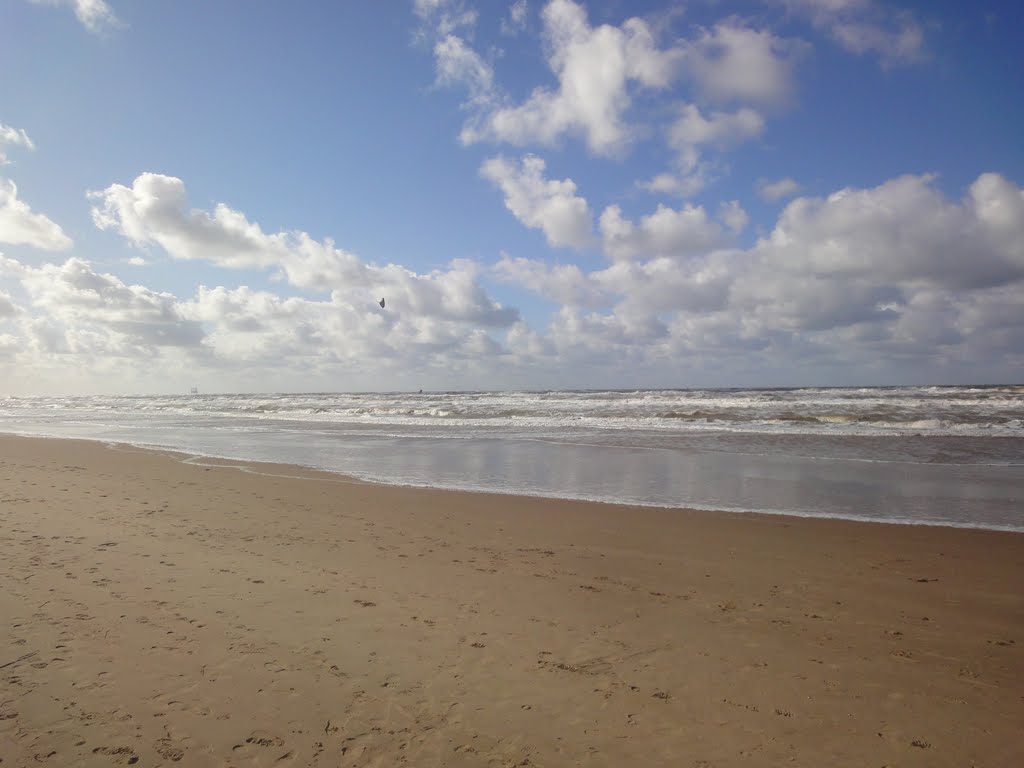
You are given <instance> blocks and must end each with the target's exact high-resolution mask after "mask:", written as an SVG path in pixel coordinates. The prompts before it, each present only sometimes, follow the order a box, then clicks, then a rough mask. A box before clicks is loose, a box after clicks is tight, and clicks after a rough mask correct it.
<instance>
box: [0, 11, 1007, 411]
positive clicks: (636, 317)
mask: <svg viewBox="0 0 1024 768" xmlns="http://www.w3.org/2000/svg"><path fill="white" fill-rule="evenodd" d="M41 6H55V8H52V9H46V8H43V7H41ZM627 8H628V12H627V10H626V9H627ZM60 9H63V13H56V12H55V11H56V10H60ZM44 11H48V12H46V13H44ZM261 11H265V9H257V11H254V12H253V14H252V18H247V19H238V18H234V17H232V18H227V17H225V18H224V19H223V23H224V24H226V25H232V26H235V27H236V31H239V38H240V40H241V41H242V42H241V43H240V44H239V45H240V47H239V48H238V49H237V50H233V51H228V52H227V56H228V57H230V59H231V60H232V61H235V62H240V63H238V64H237V66H238V67H239V69H236V70H233V75H232V78H228V79H225V80H218V81H216V82H214V83H211V84H210V85H209V88H210V90H209V92H208V93H205V92H203V91H202V89H203V88H204V87H206V86H204V83H203V81H202V80H201V79H200V80H197V79H194V78H191V79H190V78H189V76H188V74H187V73H186V72H184V71H183V72H181V73H180V74H178V73H176V71H175V68H176V67H185V66H186V65H185V64H184V63H183V62H181V61H178V60H176V59H175V54H174V53H172V52H171V51H172V49H171V48H170V47H168V48H167V49H160V48H157V49H155V50H154V53H153V54H152V60H151V64H150V65H149V66H150V70H151V71H150V70H145V68H144V71H142V72H140V73H132V74H124V72H123V69H122V70H118V71H117V74H116V77H125V78H129V79H128V80H125V81H124V82H123V83H121V85H122V91H123V95H122V93H120V92H119V93H116V94H115V93H114V92H113V91H114V90H115V89H110V91H106V90H104V88H105V86H104V85H103V83H104V80H102V79H101V78H102V76H103V75H104V73H106V74H108V75H110V73H111V72H113V71H114V70H115V69H116V68H117V67H118V64H119V62H121V60H120V59H119V57H121V56H123V57H124V60H125V61H126V60H130V59H131V58H132V57H133V56H134V55H136V54H137V49H135V47H134V46H136V45H138V46H141V47H143V48H145V49H147V50H153V49H152V46H154V45H158V44H159V43H156V42H154V41H155V40H159V39H160V38H162V37H168V35H167V34H166V30H167V29H168V28H169V27H173V23H172V22H173V21H174V20H175V18H172V17H175V14H179V15H181V14H185V15H187V14H188V13H189V12H190V11H189V10H188V9H177V8H174V7H166V8H161V9H155V8H149V9H140V8H133V7H132V6H128V5H124V6H122V7H120V8H118V9H117V12H116V13H115V9H112V8H111V7H110V5H109V4H108V3H105V2H103V0H74V1H72V0H68V1H67V2H61V1H59V0H29V2H26V3H23V4H22V7H21V8H19V9H17V11H16V13H17V16H18V18H17V19H12V21H16V22H19V23H24V24H31V25H36V26H37V27H38V28H40V29H44V30H46V29H49V28H53V30H54V31H53V34H54V35H60V36H61V38H62V39H66V40H69V41H73V43H72V44H70V45H69V46H68V48H69V53H68V54H67V55H66V56H64V57H57V59H55V60H54V61H49V62H43V61H41V60H40V57H39V55H38V54H36V60H37V61H36V63H37V64H38V65H39V67H40V69H41V70H42V71H41V75H40V77H41V78H42V79H43V80H45V81H46V85H45V89H48V90H45V91H44V92H42V93H40V90H39V89H40V88H43V87H44V86H42V85H40V82H41V81H40V82H32V81H28V80H27V81H26V82H23V83H20V84H17V83H16V84H14V85H3V86H0V96H2V98H0V108H2V109H5V110H6V109H10V114H7V113H5V114H0V121H9V122H0V382H3V383H2V384H0V394H34V393H63V392H83V393H87V392H165V391H166V392H181V391H186V388H187V387H188V386H191V385H193V384H195V383H200V384H202V387H203V389H204V390H206V391H214V390H218V391H271V390H276V391H284V390H293V391H294V390H330V389H376V390H393V389H408V388H414V389H415V388H427V387H430V388H446V389H475V388H497V387H501V388H507V387H516V388H547V387H622V386H627V387H634V386H653V387H664V386H682V387H685V386H757V385H765V386H772V385H776V386H777V385H801V384H807V385H827V384H838V385H841V384H847V383H854V384H871V383H908V382H933V383H944V382H948V383H954V382H972V381H973V382H978V383H985V382H997V381H1008V380H1017V381H1019V380H1020V378H1021V371H1022V370H1024V188H1022V187H1021V186H1020V181H1021V179H1022V178H1024V158H1022V150H1021V148H1020V146H1019V143H1017V142H1016V141H1015V139H1014V138H1013V137H1014V136H1016V135H1019V133H1018V131H1019V130H1022V129H1024V117H1022V110H1021V107H1020V106H1007V105H1008V104H1009V103H1010V102H1011V101H1012V100H1013V99H1014V92H1015V88H1016V84H1017V83H1018V82H1019V80H1020V77H1021V76H1020V75H1019V74H1013V73H1012V72H1009V71H1006V72H1005V82H993V81H992V80H991V79H990V80H988V81H986V82H985V84H984V88H983V90H984V96H985V97H984V99H982V100H981V101H979V102H978V103H974V102H971V101H970V99H971V98H974V96H972V95H971V94H975V93H978V92H979V91H978V88H979V84H978V83H975V82H971V81H969V80H964V81H963V82H962V83H961V87H962V91H956V92H955V93H954V94H953V95H954V96H956V98H953V97H952V96H951V95H950V91H949V87H950V86H949V83H948V82H946V81H944V80H943V78H948V70H950V69H951V68H956V67H963V70H964V71H965V72H967V71H970V68H969V67H966V66H965V64H971V65H972V66H973V67H974V70H976V71H982V70H983V69H984V67H982V66H981V65H980V64H979V62H978V60H977V59H978V57H984V56H985V55H989V56H991V57H993V60H992V61H991V62H988V63H987V64H986V66H989V65H990V66H991V67H997V66H998V65H999V64H1000V63H1001V62H1000V61H999V60H998V56H997V54H998V51H999V50H1001V49H1000V48H999V46H998V45H995V44H994V43H993V44H991V45H990V46H989V48H988V49H987V53H986V50H979V49H978V48H977V47H975V46H973V45H967V44H966V43H963V41H961V43H963V44H960V45H958V46H948V47H946V48H944V47H943V46H942V45H940V42H941V41H942V40H943V38H942V37H941V36H942V35H944V34H945V35H947V39H945V41H946V42H948V36H949V35H951V34H952V33H951V32H949V31H948V30H950V29H953V28H956V29H963V28H966V27H968V26H969V25H970V24H974V25H975V26H976V35H977V36H979V39H980V38H984V36H985V35H990V36H991V35H996V34H997V32H998V33H999V34H1004V35H1005V34H1018V35H1019V33H1007V32H1005V30H1004V31H1001V32H999V30H1000V29H1001V28H1000V26H999V19H998V17H997V16H996V15H995V11H994V10H992V9H986V8H982V7H978V8H975V9H972V10H970V11H967V10H966V9H965V10H964V13H965V16H964V17H957V18H944V17H936V16H934V15H929V14H933V13H934V12H935V9H933V7H932V6H930V5H920V6H917V5H912V4H910V3H907V4H906V5H901V6H899V7H897V6H896V5H894V4H890V3H885V4H883V3H881V2H875V0H763V2H760V3H754V4H752V3H729V2H719V3H694V4H690V5H688V6H687V7H686V9H685V10H680V9H679V7H678V6H677V5H675V4H665V3H661V4H658V3H649V4H643V5H642V6H641V5H639V4H638V5H637V6H636V7H634V5H633V4H630V5H629V6H622V5H621V4H619V3H615V2H610V1H609V2H598V0H594V2H576V1H575V0H547V2H543V3H540V2H529V1H528V0H516V1H515V2H509V3H506V4H504V5H503V6H501V7H500V8H499V6H498V5H497V4H493V5H492V4H483V3H472V2H470V0H414V2H412V4H411V6H410V7H409V12H408V16H407V17H406V19H405V20H404V23H403V24H402V25H401V29H396V30H393V29H392V27H395V26H396V25H395V24H394V23H393V22H392V23H391V24H388V23H387V22H388V16H389V13H388V11H386V10H384V9H379V8H378V9H374V8H365V9H361V10H360V11H358V12H356V11H346V12H345V13H347V14H349V15H347V16H346V17H345V18H344V19H341V18H339V19H335V20H334V21H335V22H336V23H337V24H338V25H339V28H340V25H342V24H344V25H347V26H348V27H349V28H352V29H353V30H354V33H353V34H355V35H358V36H361V37H364V38H366V41H367V42H366V46H365V47H364V48H362V49H360V50H355V48H357V47H358V45H359V43H358V42H355V41H352V42H351V45H350V46H348V47H345V48H343V49H335V48H330V49H329V50H330V51H331V53H330V55H331V56H336V57H338V58H337V59H336V60H335V61H334V64H335V65H336V69H335V71H334V74H333V75H331V76H332V77H334V78H335V82H336V83H339V85H337V88H339V89H343V90H344V94H345V99H344V100H342V99H339V98H338V97H337V94H334V93H327V92H322V91H319V90H317V83H319V82H320V81H314V80H311V79H310V78H312V77H314V75H312V74H311V72H314V71H319V70H318V69H311V67H316V66H317V62H316V61H315V60H311V59H309V58H305V55H304V53H303V51H302V49H303V48H311V49H312V50H313V51H315V52H316V55H320V53H322V52H324V51H327V50H328V48H324V49H319V48H317V40H319V38H314V39H312V40H309V39H307V38H304V37H303V34H304V33H306V32H308V31H309V28H308V27H307V26H305V25H308V24H309V23H310V22H311V21H315V19H312V18H311V17H309V16H304V17H301V18H289V19H287V20H285V21H286V22H287V23H286V24H285V26H284V27H283V28H282V20H281V18H279V17H275V18H274V19H270V18H267V16H266V13H265V12H264V13H262V16H261ZM8 12H9V11H4V12H0V13H8ZM338 13H342V12H341V11H338ZM133 14H135V15H134V16H133ZM177 20H178V21H180V23H181V27H180V29H188V28H189V25H190V24H191V23H193V22H194V21H195V20H192V19H188V18H180V19H177ZM321 21H323V23H322V24H320V25H319V26H320V27H324V28H328V27H330V24H329V23H328V22H329V21H330V20H321ZM209 24H210V28H211V29H210V34H209V35H201V34H199V35H197V36H196V39H195V41H194V47H193V52H192V54H190V55H191V56H193V57H194V58H195V59H196V60H197V65H201V66H203V67H206V66H211V65H213V64H214V63H219V64H220V65H222V66H231V65H230V64H227V63H225V62H227V61H228V58H225V52H223V51H215V50H214V48H215V47H216V46H218V45H219V43H220V42H221V41H220V40H219V39H218V35H217V34H216V31H217V30H216V26H217V24H218V20H217V19H216V18H214V19H213V20H211V21H210V22H209ZM288 24H292V26H288ZM239 27H240V30H239V29H238V28H239ZM964 34H966V33H964ZM389 35H390V36H389ZM171 37H172V42H173V35H172V36H171ZM264 38H268V39H275V38H277V39H278V42H279V43H280V45H281V46H282V51H283V54H282V60H284V61H286V62H287V60H288V57H289V54H294V57H295V59H296V61H295V62H294V64H287V63H286V64H284V65H282V67H283V68H282V69H281V70H280V71H276V70H275V71H274V72H272V73H271V74H272V75H273V77H275V78H279V81H278V85H279V86H281V88H282V90H280V91H279V92H278V93H277V96H276V99H277V102H275V98H272V97H273V94H269V93H267V92H265V91H264V90H260V89H265V88H266V87H267V86H266V85H265V84H264V81H263V79H261V78H260V77H257V74H256V72H255V71H250V70H249V69H248V67H250V66H251V67H255V66H257V65H256V64H255V63H252V62H255V61H256V60H257V59H256V58H251V61H250V58H249V57H258V56H260V53H259V50H260V49H259V45H258V41H259V40H262V39H264ZM1000 39H1002V38H1000ZM329 42H331V41H330V40H329V39H328V38H325V40H324V44H325V45H327V44H328V43H329ZM954 42H956V40H954ZM968 42H972V43H973V38H972V40H971V41H968ZM1002 42H1003V43H1005V44H1006V45H1007V46H1008V47H1007V50H1010V49H1015V48H1014V46H1015V45H1016V44H1017V43H1019V42H1021V41H1020V40H1019V39H1016V40H1014V39H1010V40H1002ZM204 46H206V47H204ZM26 50H27V49H26ZM12 55H17V53H15V54H12ZM323 55H325V56H326V55H328V54H327V53H324V54H323ZM368 56H370V57H372V58H371V59H370V60H367V58H366V57H368ZM972 57H974V58H972ZM321 63H322V62H321ZM427 66H430V67H432V72H430V73H428V72H427V71H426V70H425V67H427ZM107 67H109V68H111V69H109V70H107V69H105V68H107ZM188 72H189V73H194V71H193V70H188ZM339 73H341V74H339ZM373 73H376V74H373ZM944 73H947V74H944ZM57 74H59V75H60V77H56V75H57ZM239 75H240V76H241V77H242V80H241V81H239V79H238V76H239ZM111 76H113V75H111ZM318 76H319V75H318ZM324 76H325V77H326V76H327V75H324ZM961 77H963V78H967V77H968V75H962V76H961ZM77 78H82V80H81V81H78V80H77ZM132 78H137V79H132ZM289 82H291V83H293V84H294V83H300V82H301V83H303V88H306V89H307V90H306V92H305V93H304V94H303V97H304V99H306V101H303V103H302V106H303V107H304V109H299V110H294V109H293V107H294V106H295V102H294V101H289V100H288V99H286V98H285V97H284V94H286V93H287V92H288V88H287V84H288V83H289ZM323 82H324V83H330V82H331V81H330V80H324V81H323ZM246 83H248V84H246ZM158 86H159V87H158ZM225 88H228V90H225ZM230 88H236V89H237V92H232V91H231V90H230ZM247 89H255V90H251V91H250V90H247ZM150 98H152V99H153V101H152V102H150V101H149V99H150ZM978 98H981V97H978ZM46 99H49V100H50V101H51V108H49V109H44V108H42V107H41V106H40V102H42V101H45V100H46ZM324 100H334V101H336V102H337V104H336V105H335V106H324V105H323V104H324ZM908 100H909V101H908ZM197 104H203V105H206V106H205V107H204V108H203V109H197V107H196V105H197ZM979 104H980V105H981V107H985V106H986V105H988V106H989V107H991V105H992V104H1001V105H1002V106H1001V108H1000V109H998V110H996V109H994V108H991V109H990V110H989V112H986V111H985V109H983V108H979ZM52 105H58V106H57V107H53V106H52ZM225 105H226V106H225ZM371 105H372V106H371ZM204 109H205V111H204ZM327 109H330V110H336V111H332V112H316V110H327ZM388 109H392V110H395V111H394V112H392V113H389V114H385V112H386V111H387V110H388ZM222 110H223V111H222ZM936 110H947V112H942V113H937V112H936ZM304 112H305V113H304ZM314 113H315V115H314ZM439 114H440V115H443V117H440V118H439V117H438V115H439ZM936 114H943V115H947V116H946V117H943V119H947V120H948V121H949V122H948V123H946V124H944V128H943V126H942V125H938V126H937V125H935V124H934V120H935V118H936ZM356 115H358V116H359V119H358V121H357V120H356V119H355V118H354V116H356ZM325 116H326V117H328V118H330V122H329V123H328V124H329V125H331V126H343V127H344V128H338V130H342V129H344V130H346V131H354V132H355V133H346V134H345V135H346V137H347V140H346V141H345V142H344V143H343V144H340V143H339V142H338V140H337V138H336V137H332V136H331V134H330V133H329V132H327V131H325V132H323V133H322V134H321V133H317V131H316V130H314V128H315V127H316V126H319V125H323V124H324V123H323V120H322V118H323V117H325ZM193 120H194V121H195V122H194V124H192V125H189V123H190V121H193ZM175 121H181V122H180V123H178V122H175ZM357 122H358V123H360V124H361V125H358V126H355V127H352V126H353V124H355V123H357ZM179 125H180V126H188V130H184V129H182V130H175V126H179ZM198 126H202V128H201V130H199V128H198ZM311 126H312V127H311ZM345 126H347V127H345ZM929 128H930V129H931V130H930V131H929ZM943 131H944V132H945V138H944V137H943ZM1000 131H1001V133H1000ZM197 132H198V133H201V134H202V136H201V137H198V138H196V137H195V134H196V133H197ZM156 136H159V137H160V140H159V141H154V140H150V139H151V137H156ZM249 136H259V137H260V141H259V142H258V143H255V144H254V145H248V144H246V141H247V137H249ZM980 138H984V139H986V140H985V141H981V140H979V139H980ZM236 144H237V146H235V145H236ZM253 146H256V147H257V148H258V151H259V155H256V154H254V152H253ZM403 146H415V147H416V148H417V149H416V152H417V153H418V154H410V156H408V157H406V156H404V155H401V152H402V147H403ZM51 153H52V157H53V158H54V159H53V160H50V159H47V157H48V155H51ZM993 161H995V163H996V164H993ZM221 162H223V163H224V164H225V166H224V167H225V168H231V169H234V173H233V174H232V173H224V172H216V173H215V172H213V170H208V165H209V164H216V163H221ZM922 163H927V165H924V166H923V167H922V165H921V164H922ZM328 167H329V168H331V169H334V173H336V174H337V175H331V176H330V177H329V178H328V174H326V173H324V174H321V172H320V171H319V170H318V169H322V168H328ZM218 170H222V169H220V167H219V166H218ZM321 176H323V178H321ZM197 186H198V190H199V191H198V192H197V191H196V189H197ZM339 196H343V198H344V200H345V205H344V206H343V207H342V206H340V205H339V204H338V202H337V199H338V198H339ZM293 197H297V198H298V200H296V201H295V203H294V205H293V202H292V199H291V198H293ZM285 216H288V217H291V222H290V223H289V221H283V220H282V219H283V218H284V217H285ZM282 224H283V226H282ZM312 232H318V233H323V234H313V233H312ZM381 296H384V297H386V298H387V303H386V308H382V307H380V306H379V305H378V304H377V299H378V298H379V297H381Z"/></svg>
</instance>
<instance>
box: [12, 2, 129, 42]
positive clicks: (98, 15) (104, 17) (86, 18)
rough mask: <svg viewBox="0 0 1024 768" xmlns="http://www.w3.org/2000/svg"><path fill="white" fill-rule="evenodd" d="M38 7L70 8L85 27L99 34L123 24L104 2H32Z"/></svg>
mask: <svg viewBox="0 0 1024 768" xmlns="http://www.w3.org/2000/svg"><path fill="white" fill-rule="evenodd" d="M32 2H33V3H36V4H37V5H64V6H70V7H71V9H72V10H73V11H74V12H75V18H77V19H78V20H79V21H80V22H81V24H82V26H83V27H85V28H86V29H87V30H89V31H90V32H92V33H93V34H99V33H101V32H104V31H106V30H108V29H112V28H114V27H118V26H120V24H121V22H120V20H119V19H118V18H117V16H115V15H114V12H113V10H111V8H110V6H109V5H107V4H106V3H105V2H104V0H32Z"/></svg>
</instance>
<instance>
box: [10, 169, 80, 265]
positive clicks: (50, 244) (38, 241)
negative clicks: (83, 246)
mask: <svg viewBox="0 0 1024 768" xmlns="http://www.w3.org/2000/svg"><path fill="white" fill-rule="evenodd" d="M0 243H10V244H11V245H31V246H32V247H33V248H41V249H42V250H45V251H63V250H67V249H68V248H70V247H71V238H70V237H68V236H67V235H65V234H64V230H62V229H61V228H60V225H58V224H56V223H54V222H53V221H52V220H51V219H49V218H47V217H46V216H44V215H43V214H41V213H35V212H34V211H33V210H32V209H31V208H30V207H29V206H28V205H27V204H26V203H25V202H24V201H22V200H19V199H18V188H17V186H16V185H15V184H14V182H13V181H10V180H9V179H4V178H0Z"/></svg>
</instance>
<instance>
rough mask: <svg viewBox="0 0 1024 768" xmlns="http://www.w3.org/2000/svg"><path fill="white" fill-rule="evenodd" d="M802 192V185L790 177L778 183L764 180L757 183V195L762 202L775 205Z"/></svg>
mask: <svg viewBox="0 0 1024 768" xmlns="http://www.w3.org/2000/svg"><path fill="white" fill-rule="evenodd" d="M799 191H800V184H798V183H797V182H796V181H794V180H793V179H791V178H789V177H788V176H787V177H786V178H784V179H779V180H778V181H768V180H767V179H762V180H761V181H759V182H758V183H757V194H758V197H760V198H761V199H762V200H765V201H766V202H769V203H774V202H775V201H776V200H781V199H782V198H784V197H792V196H793V195H795V194H796V193H797V192H799Z"/></svg>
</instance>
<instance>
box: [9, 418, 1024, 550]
mask: <svg viewBox="0 0 1024 768" xmlns="http://www.w3.org/2000/svg"><path fill="white" fill-rule="evenodd" d="M3 437H18V438H26V439H36V440H67V441H72V442H75V441H81V442H86V443H100V444H101V445H104V446H106V447H110V448H118V447H127V448H131V449H133V450H141V451H152V452H155V453H163V454H166V455H169V456H176V457H181V458H180V460H181V461H182V462H183V463H196V462H194V461H192V460H193V459H210V460H215V461H228V462H236V463H237V464H238V465H239V466H238V467H236V469H238V470H240V471H248V470H247V469H246V467H247V466H274V467H292V468H295V469H300V470H302V471H304V472H316V473H324V474H325V475H327V476H331V477H338V478H342V479H343V480H344V481H349V482H354V483H366V484H369V485H377V486H381V487H392V488H406V489H409V490H425V491H443V492H446V493H468V494H479V495H484V496H500V497H503V498H504V497H511V498H522V499H539V500H548V501H565V502H578V503H581V504H597V505H607V506H612V507H622V508H646V509H662V510H689V511H694V512H705V513H712V514H728V515H754V516H765V517H783V518H796V519H801V520H840V521H845V522H853V523H867V524H877V525H896V526H912V527H918V526H921V527H926V528H953V529H957V530H981V531H994V532H999V533H1021V534H1024V522H1022V523H1021V524H1020V525H1016V526H1014V525H998V524H988V523H960V522H951V521H948V520H930V519H925V520H918V519H913V518H908V517H870V516H855V515H843V514H838V513H813V512H806V513H805V512H799V511H794V510H770V509H740V508H729V507H723V506H718V507H712V506H703V505H698V504H689V505H673V504H658V503H654V502H646V503H645V502H638V501H616V500H609V499H601V498H592V497H587V496H568V495H563V496H559V495H551V494H547V495H546V494H540V493H536V494H531V493H527V492H522V491H516V490H509V491H504V490H501V489H493V488H465V487H460V486H454V485H420V484H415V483H403V482H398V481H387V480H384V479H379V478H363V477H358V476H356V475H352V474H347V473H345V472H341V471H334V470H330V469H323V468H320V467H313V466H304V465H302V464H290V463H287V462H268V461H258V460H253V459H247V458H239V457H234V456H222V455H215V454H206V453H194V452H188V451H184V450H181V449H177V448H171V447H166V446H161V445H156V444H148V443H130V442H125V441H122V440H109V439H104V438H86V437H62V436H52V435H36V434H28V433H17V432H2V431H0V438H3ZM650 450H656V449H650ZM805 458H810V457H805ZM985 466H988V465H985ZM992 466H1003V465H992ZM1010 466H1016V465H1010Z"/></svg>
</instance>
